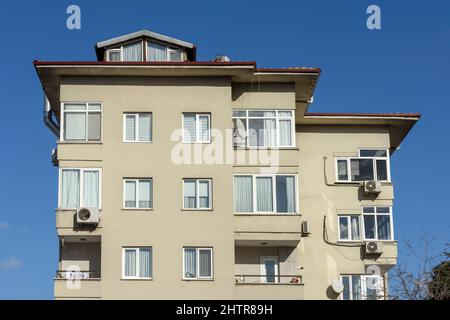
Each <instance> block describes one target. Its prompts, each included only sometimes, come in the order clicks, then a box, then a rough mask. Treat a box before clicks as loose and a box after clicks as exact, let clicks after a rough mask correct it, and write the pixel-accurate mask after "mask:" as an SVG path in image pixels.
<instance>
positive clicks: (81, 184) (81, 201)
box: [58, 167, 102, 210]
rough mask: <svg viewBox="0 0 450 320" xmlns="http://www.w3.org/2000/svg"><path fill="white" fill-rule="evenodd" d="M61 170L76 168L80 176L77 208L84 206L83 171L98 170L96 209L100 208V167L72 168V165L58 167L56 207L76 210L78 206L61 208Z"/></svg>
mask: <svg viewBox="0 0 450 320" xmlns="http://www.w3.org/2000/svg"><path fill="white" fill-rule="evenodd" d="M63 170H78V171H79V175H80V176H79V177H80V185H79V189H78V193H79V195H78V197H79V200H80V206H79V208H82V207H84V199H83V198H84V194H83V191H84V171H97V172H98V189H99V190H98V209H99V210H101V209H102V168H73V167H60V168H59V177H58V208H59V209H62V210H76V209H78V208H62V207H61V206H62V172H63Z"/></svg>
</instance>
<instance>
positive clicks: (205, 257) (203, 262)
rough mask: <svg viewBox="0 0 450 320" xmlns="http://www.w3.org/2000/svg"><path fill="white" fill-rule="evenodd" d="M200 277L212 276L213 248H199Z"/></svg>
mask: <svg viewBox="0 0 450 320" xmlns="http://www.w3.org/2000/svg"><path fill="white" fill-rule="evenodd" d="M199 255H200V256H199V259H200V262H199V263H200V266H199V267H200V270H199V272H200V277H211V250H202V249H200V250H199Z"/></svg>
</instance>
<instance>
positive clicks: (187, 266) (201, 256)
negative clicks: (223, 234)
mask: <svg viewBox="0 0 450 320" xmlns="http://www.w3.org/2000/svg"><path fill="white" fill-rule="evenodd" d="M183 260H184V261H183V279H190V280H196V279H197V280H199V279H212V277H213V249H212V248H195V247H186V248H183Z"/></svg>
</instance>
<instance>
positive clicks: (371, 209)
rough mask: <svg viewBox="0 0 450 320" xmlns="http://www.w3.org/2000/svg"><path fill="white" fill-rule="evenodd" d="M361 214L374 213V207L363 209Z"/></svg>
mask: <svg viewBox="0 0 450 320" xmlns="http://www.w3.org/2000/svg"><path fill="white" fill-rule="evenodd" d="M363 213H375V207H363Z"/></svg>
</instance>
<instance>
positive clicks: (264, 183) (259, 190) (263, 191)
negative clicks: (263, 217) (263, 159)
mask: <svg viewBox="0 0 450 320" xmlns="http://www.w3.org/2000/svg"><path fill="white" fill-rule="evenodd" d="M272 197H273V193H272V178H271V177H256V203H257V207H256V208H257V211H260V212H270V211H273V206H272V203H273V200H272Z"/></svg>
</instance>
